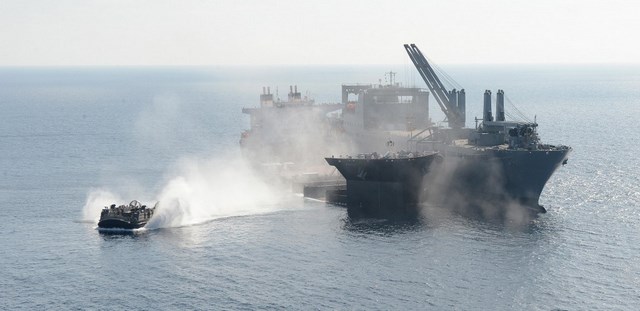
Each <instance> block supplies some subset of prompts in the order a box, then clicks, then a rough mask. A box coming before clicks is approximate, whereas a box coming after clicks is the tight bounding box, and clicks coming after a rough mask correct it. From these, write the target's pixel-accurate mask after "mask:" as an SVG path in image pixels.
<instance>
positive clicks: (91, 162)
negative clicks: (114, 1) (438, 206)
mask: <svg viewBox="0 0 640 311" xmlns="http://www.w3.org/2000/svg"><path fill="white" fill-rule="evenodd" d="M441 67H443V68H444V69H445V70H447V72H448V73H449V75H451V76H452V77H453V78H454V79H455V80H456V81H457V83H458V84H460V85H462V86H464V87H465V89H466V92H467V107H468V112H467V115H468V116H470V117H471V118H469V119H470V120H469V121H468V125H469V126H472V125H473V120H472V117H473V116H480V115H481V114H480V112H481V111H480V109H481V100H482V94H483V92H484V90H485V89H492V90H493V92H494V94H495V92H496V91H497V89H498V88H500V89H504V90H505V93H506V95H507V97H508V98H509V99H510V100H511V101H512V102H513V103H515V104H516V105H517V106H518V108H519V109H520V110H522V111H523V112H524V113H525V114H526V115H528V116H529V117H530V118H535V119H536V120H537V122H538V123H539V124H540V127H539V132H540V134H541V136H542V139H543V141H544V142H546V143H551V144H565V145H570V146H572V147H573V149H574V151H573V153H572V154H571V156H570V158H569V162H568V164H567V165H566V166H564V167H561V168H560V169H559V170H558V171H557V172H556V174H555V175H554V176H553V177H552V178H551V180H550V181H549V183H548V184H547V187H546V188H545V190H544V192H543V194H542V197H541V203H542V204H543V205H545V207H546V208H547V210H548V213H546V214H544V215H541V216H540V217H538V218H537V219H535V220H533V221H532V222H531V223H527V224H524V225H510V224H509V223H495V222H490V221H485V220H482V219H474V218H471V217H466V216H463V215H456V214H451V213H448V212H446V211H442V210H436V211H435V212H433V211H432V212H429V213H426V214H425V217H423V218H421V219H418V220H416V221H411V222H390V221H384V220H367V219H360V220H353V219H349V217H348V216H347V211H346V210H345V209H343V208H341V207H337V206H332V205H328V204H325V203H322V202H317V201H313V200H305V199H303V198H301V197H299V196H292V195H289V194H287V193H286V192H283V191H281V190H279V189H274V187H273V185H272V184H271V183H269V182H268V181H266V182H265V181H264V180H261V179H260V178H258V177H256V176H255V175H254V174H253V172H252V170H251V169H250V168H249V167H248V166H247V165H246V164H245V163H244V162H243V160H242V159H241V158H240V156H239V152H238V140H239V134H240V133H241V131H242V130H244V129H247V128H248V127H249V124H248V123H249V122H248V117H247V116H246V115H243V114H242V113H241V108H242V107H253V106H257V104H258V94H259V93H260V92H261V90H262V87H263V86H271V88H272V91H275V90H276V87H277V90H278V93H279V94H280V93H281V94H282V96H281V97H284V96H286V93H287V91H288V86H289V85H291V84H297V85H298V88H299V90H301V91H303V93H304V94H305V95H308V96H310V97H313V98H315V99H316V101H318V102H338V101H340V85H341V84H342V83H352V82H360V83H375V82H377V81H379V79H384V76H383V73H384V72H385V71H388V70H394V71H397V72H398V75H397V77H398V82H402V83H404V84H416V85H420V86H424V84H422V83H423V82H421V81H419V80H417V79H418V77H417V74H416V73H415V72H414V71H415V70H414V69H413V68H411V67H410V66H409V65H407V64H405V65H404V66H369V67H347V66H342V67H260V68H257V67H238V68H232V67H210V68H0V154H1V156H0V220H1V222H0V237H1V239H0V267H2V268H1V271H2V272H1V273H0V302H1V303H0V309H7V310H13V309H26V310H37V309H96V310H122V309H180V310H182V309H213V310H217V309H247V310H254V309H305V310H307V309H384V310H389V309H393V310H404V309H409V310H424V309H436V310H437V309H446V310H450V309H460V310H472V309H475V310H514V309H515V310H523V309H526V310H553V309H559V310H585V309H589V310H597V309H601V310H636V309H637V306H638V305H640V203H639V202H640V177H639V176H640V168H639V167H640V165H638V163H639V162H638V155H639V154H640V139H639V137H640V136H639V135H638V133H640V125H639V124H640V122H639V121H638V117H640V67H639V66H637V65H634V66H622V65H616V66H595V65H594V66H516V65H513V66H498V67H495V66H449V67H447V66H441ZM430 102H431V112H432V115H433V117H434V119H438V118H441V113H439V112H437V111H436V109H437V105H436V104H435V102H434V101H433V99H431V100H430ZM509 109H510V106H509V105H507V110H509ZM132 199H138V200H141V201H143V202H154V201H155V200H158V199H161V200H163V202H171V203H170V204H168V206H167V207H166V208H165V209H164V211H162V212H159V215H160V216H162V217H159V218H158V219H156V220H155V221H154V222H153V223H152V224H150V227H151V228H149V229H144V230H139V231H135V232H99V231H98V230H96V221H97V218H98V213H99V210H100V208H101V206H102V205H103V204H107V202H109V201H117V202H113V203H126V202H128V201H130V200H132Z"/></svg>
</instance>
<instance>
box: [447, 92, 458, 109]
mask: <svg viewBox="0 0 640 311" xmlns="http://www.w3.org/2000/svg"><path fill="white" fill-rule="evenodd" d="M449 102H450V103H451V104H452V105H454V106H457V105H458V92H457V91H456V89H453V90H451V92H449Z"/></svg>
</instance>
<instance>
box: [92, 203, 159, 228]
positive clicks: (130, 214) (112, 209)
mask: <svg viewBox="0 0 640 311" xmlns="http://www.w3.org/2000/svg"><path fill="white" fill-rule="evenodd" d="M157 205H158V203H156V205H155V206H154V207H152V208H149V207H147V206H146V205H142V204H141V203H140V202H138V201H137V200H133V201H131V203H129V205H120V206H116V205H115V204H111V206H105V207H104V208H103V209H102V212H101V213H100V221H98V228H101V229H116V228H117V229H138V228H142V227H144V226H145V225H146V224H147V222H148V221H149V219H151V217H153V212H154V211H155V210H156V206H157Z"/></svg>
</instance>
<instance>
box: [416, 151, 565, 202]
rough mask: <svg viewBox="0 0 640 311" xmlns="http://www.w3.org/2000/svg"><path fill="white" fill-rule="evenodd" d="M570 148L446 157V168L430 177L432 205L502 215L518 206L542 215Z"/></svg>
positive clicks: (444, 162)
mask: <svg viewBox="0 0 640 311" xmlns="http://www.w3.org/2000/svg"><path fill="white" fill-rule="evenodd" d="M570 151H571V149H570V148H565V149H561V148H554V149H550V150H531V151H529V150H484V151H482V152H478V153H474V154H460V153H455V152H450V153H448V154H444V161H443V165H442V166H440V167H439V168H438V169H437V170H434V171H432V172H431V174H429V175H428V176H427V177H426V182H427V183H429V184H430V185H431V187H430V188H429V189H427V192H426V193H425V195H424V197H425V198H426V200H427V201H428V202H429V203H433V204H436V205H442V206H447V207H453V208H454V209H458V210H459V209H469V208H474V209H477V208H478V207H480V211H481V212H483V213H485V214H486V213H487V212H491V213H493V212H502V210H504V209H506V208H511V209H513V208H514V206H518V207H521V208H523V209H524V210H527V211H530V212H534V213H539V212H542V213H544V212H546V210H545V209H544V208H543V207H542V206H541V205H540V204H539V199H540V194H541V193H542V191H543V189H544V186H545V185H546V183H547V181H548V180H549V179H550V178H551V176H552V174H553V173H554V172H555V171H556V169H557V168H558V167H560V166H561V165H562V164H563V163H566V160H567V157H568V154H569V152H570Z"/></svg>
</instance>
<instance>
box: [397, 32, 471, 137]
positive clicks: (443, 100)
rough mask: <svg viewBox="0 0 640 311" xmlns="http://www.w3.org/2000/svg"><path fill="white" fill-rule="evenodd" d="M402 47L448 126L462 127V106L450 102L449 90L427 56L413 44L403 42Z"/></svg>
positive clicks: (463, 121)
mask: <svg viewBox="0 0 640 311" xmlns="http://www.w3.org/2000/svg"><path fill="white" fill-rule="evenodd" d="M404 48H405V50H407V54H409V58H411V61H412V62H413V65H415V66H416V69H417V70H418V73H420V76H421V77H422V79H423V80H424V82H425V83H426V84H427V86H428V87H429V91H431V94H432V95H433V97H434V98H435V99H436V101H437V102H438V105H439V106H440V109H441V110H442V112H444V114H445V116H446V117H447V122H449V126H450V127H452V128H461V127H464V123H465V120H464V119H465V118H464V111H461V109H460V108H463V107H458V105H457V103H455V102H451V100H450V97H449V95H448V94H449V92H448V91H447V89H446V88H445V87H444V85H443V84H442V82H441V81H440V79H439V78H438V76H437V75H436V73H435V71H434V70H433V68H431V65H429V62H428V61H427V58H426V57H424V55H423V54H422V52H420V49H418V47H417V46H416V45H415V44H411V45H409V44H405V45H404ZM463 105H464V104H463Z"/></svg>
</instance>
